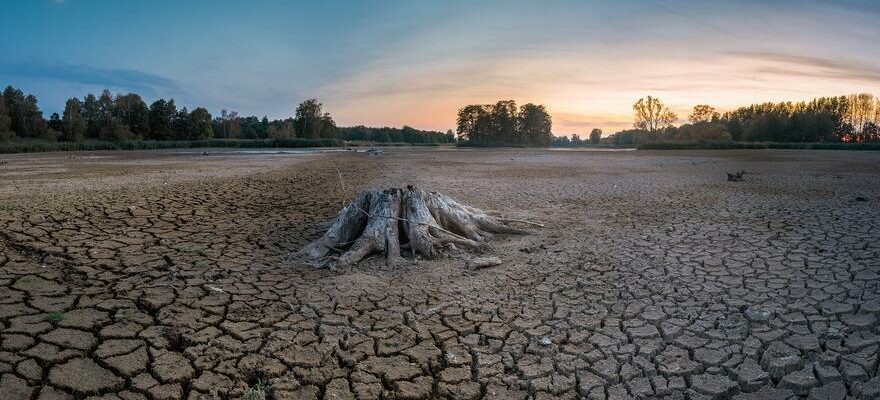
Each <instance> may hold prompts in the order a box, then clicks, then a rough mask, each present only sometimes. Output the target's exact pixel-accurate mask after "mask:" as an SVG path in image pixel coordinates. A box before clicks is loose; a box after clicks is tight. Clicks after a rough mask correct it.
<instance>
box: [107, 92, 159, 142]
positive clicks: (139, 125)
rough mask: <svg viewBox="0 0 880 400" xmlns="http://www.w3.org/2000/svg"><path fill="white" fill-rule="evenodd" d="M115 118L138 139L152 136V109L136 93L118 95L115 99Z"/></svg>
mask: <svg viewBox="0 0 880 400" xmlns="http://www.w3.org/2000/svg"><path fill="white" fill-rule="evenodd" d="M113 116H114V118H116V119H117V121H118V122H119V123H121V124H123V125H125V126H127V127H128V129H129V130H130V131H131V132H132V133H133V134H134V136H136V137H138V138H145V137H149V136H150V123H149V120H150V109H149V108H148V107H147V103H145V102H144V100H143V99H141V96H139V95H138V94H135V93H129V94H126V95H117V96H116V98H115V99H114V106H113Z"/></svg>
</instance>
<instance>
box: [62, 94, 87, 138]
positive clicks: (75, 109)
mask: <svg viewBox="0 0 880 400" xmlns="http://www.w3.org/2000/svg"><path fill="white" fill-rule="evenodd" d="M87 125H88V124H87V123H86V120H85V118H83V116H82V103H81V102H80V101H79V99H77V98H75V97H74V98H72V99H68V100H67V103H65V104H64V117H63V119H62V132H63V135H62V136H61V140H64V141H67V142H76V141H80V140H82V139H83V136H84V135H85V133H86V128H87Z"/></svg>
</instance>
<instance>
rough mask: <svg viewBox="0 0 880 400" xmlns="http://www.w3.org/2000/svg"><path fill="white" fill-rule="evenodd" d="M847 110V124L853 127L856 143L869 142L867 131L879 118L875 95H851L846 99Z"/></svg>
mask: <svg viewBox="0 0 880 400" xmlns="http://www.w3.org/2000/svg"><path fill="white" fill-rule="evenodd" d="M846 101H847V110H846V115H845V118H846V122H847V123H848V124H849V126H851V127H852V130H853V133H854V134H855V141H858V142H864V141H867V139H868V137H869V136H870V135H869V134H868V132H867V131H866V130H865V128H866V127H869V126H870V125H869V124H871V123H875V122H876V121H875V120H874V119H875V118H876V116H877V113H878V110H877V107H878V106H877V102H875V101H874V95H872V94H870V93H858V94H851V95H849V96H847V97H846Z"/></svg>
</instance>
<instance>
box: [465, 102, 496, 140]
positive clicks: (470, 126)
mask: <svg viewBox="0 0 880 400" xmlns="http://www.w3.org/2000/svg"><path fill="white" fill-rule="evenodd" d="M457 126H458V128H457V131H458V137H460V138H462V139H463V140H466V141H468V142H471V143H475V144H487V143H489V142H490V141H491V140H492V139H493V138H492V134H491V131H492V121H491V118H490V113H489V110H488V108H487V107H486V106H482V105H469V106H465V107H464V108H462V109H461V110H458V123H457Z"/></svg>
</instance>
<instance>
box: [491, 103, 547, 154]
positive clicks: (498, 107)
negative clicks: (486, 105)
mask: <svg viewBox="0 0 880 400" xmlns="http://www.w3.org/2000/svg"><path fill="white" fill-rule="evenodd" d="M529 105H530V106H534V104H529ZM529 111H530V112H531V111H533V110H532V109H531V108H530V109H529ZM520 112H522V110H520ZM489 114H490V118H491V121H492V131H491V132H490V135H491V136H492V137H493V138H495V141H497V142H500V143H522V142H523V141H524V140H526V139H525V138H526V137H527V136H528V135H523V132H522V129H521V126H518V125H521V124H522V116H521V115H520V116H519V118H518V117H517V109H516V102H515V101H513V100H502V101H499V102H497V103H495V105H493V106H491V107H490V110H489ZM530 123H531V122H530ZM548 144H549V140H548Z"/></svg>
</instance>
